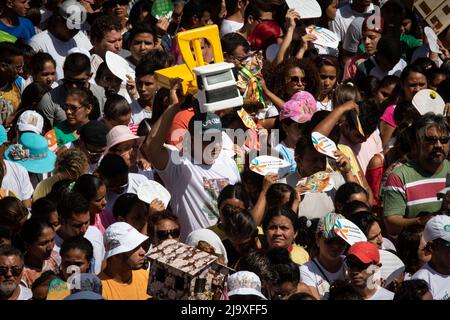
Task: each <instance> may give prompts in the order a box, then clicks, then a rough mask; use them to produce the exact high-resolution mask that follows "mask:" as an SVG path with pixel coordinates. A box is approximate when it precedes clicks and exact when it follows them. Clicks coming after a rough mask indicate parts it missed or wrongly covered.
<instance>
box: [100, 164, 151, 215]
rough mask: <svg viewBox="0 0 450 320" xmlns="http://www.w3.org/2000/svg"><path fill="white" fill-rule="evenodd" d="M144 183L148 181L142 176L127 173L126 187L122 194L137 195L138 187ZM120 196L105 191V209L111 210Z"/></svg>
mask: <svg viewBox="0 0 450 320" xmlns="http://www.w3.org/2000/svg"><path fill="white" fill-rule="evenodd" d="M145 181H148V178H147V177H145V176H144V175H142V174H138V173H129V174H128V187H127V190H126V191H125V192H124V193H134V194H137V189H138V187H139V186H140V185H141V184H142V183H143V182H145ZM119 196H120V194H116V193H113V192H111V191H106V201H107V204H106V208H108V209H109V210H112V208H113V206H114V202H116V199H117V198H118V197H119Z"/></svg>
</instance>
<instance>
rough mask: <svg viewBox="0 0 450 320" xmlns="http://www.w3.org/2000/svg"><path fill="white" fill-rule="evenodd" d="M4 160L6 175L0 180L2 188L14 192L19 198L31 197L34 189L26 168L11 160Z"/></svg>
mask: <svg viewBox="0 0 450 320" xmlns="http://www.w3.org/2000/svg"><path fill="white" fill-rule="evenodd" d="M4 161H5V164H6V175H5V177H4V178H3V181H2V188H4V189H8V190H10V191H12V192H14V194H15V195H16V196H17V197H18V198H19V200H28V199H31V196H32V195H33V192H34V189H33V185H32V184H31V181H30V176H29V175H28V171H27V169H25V167H22V166H21V165H20V164H17V163H14V162H12V161H8V160H4Z"/></svg>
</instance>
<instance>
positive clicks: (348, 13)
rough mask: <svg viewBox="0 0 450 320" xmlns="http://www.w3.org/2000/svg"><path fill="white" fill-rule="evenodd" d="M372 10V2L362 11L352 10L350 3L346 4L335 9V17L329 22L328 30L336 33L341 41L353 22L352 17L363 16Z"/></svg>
mask: <svg viewBox="0 0 450 320" xmlns="http://www.w3.org/2000/svg"><path fill="white" fill-rule="evenodd" d="M373 10H374V6H373V4H370V6H369V7H368V8H367V9H366V11H365V12H364V13H360V12H356V11H353V10H352V7H351V6H350V4H346V5H344V6H342V7H340V8H339V9H338V10H337V12H336V18H335V19H334V20H333V21H331V23H330V30H331V31H333V32H334V33H336V34H337V36H338V37H339V40H341V41H343V40H344V38H345V34H346V33H347V29H348V27H349V26H350V24H351V23H352V22H353V19H355V17H364V16H365V15H367V14H369V13H371V12H372V11H373Z"/></svg>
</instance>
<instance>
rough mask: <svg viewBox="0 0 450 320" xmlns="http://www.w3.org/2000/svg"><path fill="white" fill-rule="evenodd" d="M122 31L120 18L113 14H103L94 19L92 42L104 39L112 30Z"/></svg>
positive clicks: (91, 32) (91, 33)
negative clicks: (112, 15)
mask: <svg viewBox="0 0 450 320" xmlns="http://www.w3.org/2000/svg"><path fill="white" fill-rule="evenodd" d="M113 30H115V31H119V32H120V31H122V25H121V23H120V20H119V19H117V18H115V17H111V16H102V17H99V18H97V19H95V20H94V22H93V23H92V26H91V30H90V36H91V41H92V43H96V42H99V41H102V39H103V38H104V37H105V34H106V33H108V32H110V31H113Z"/></svg>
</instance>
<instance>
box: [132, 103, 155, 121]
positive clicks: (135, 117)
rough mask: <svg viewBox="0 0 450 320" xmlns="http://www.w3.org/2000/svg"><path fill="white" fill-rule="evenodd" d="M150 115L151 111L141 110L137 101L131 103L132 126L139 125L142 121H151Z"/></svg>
mask: <svg viewBox="0 0 450 320" xmlns="http://www.w3.org/2000/svg"><path fill="white" fill-rule="evenodd" d="M152 113H153V112H152V111H148V110H145V109H144V108H142V107H141V106H140V105H139V102H137V101H133V102H132V103H131V122H132V123H134V124H137V125H139V124H140V123H141V121H142V120H144V119H151V118H152Z"/></svg>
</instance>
